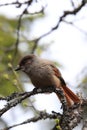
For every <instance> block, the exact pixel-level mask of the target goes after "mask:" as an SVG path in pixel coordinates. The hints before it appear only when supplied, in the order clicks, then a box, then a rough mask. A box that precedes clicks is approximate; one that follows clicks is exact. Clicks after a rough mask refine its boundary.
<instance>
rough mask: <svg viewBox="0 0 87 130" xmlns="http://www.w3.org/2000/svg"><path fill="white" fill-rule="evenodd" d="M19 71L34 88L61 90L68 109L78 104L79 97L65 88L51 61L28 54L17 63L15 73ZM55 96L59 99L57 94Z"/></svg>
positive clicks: (63, 81) (64, 83)
mask: <svg viewBox="0 0 87 130" xmlns="http://www.w3.org/2000/svg"><path fill="white" fill-rule="evenodd" d="M19 70H21V71H23V72H24V73H26V74H27V76H28V77H29V78H30V80H31V82H32V84H33V85H34V86H35V87H36V88H41V89H44V88H48V87H50V86H53V87H55V88H58V89H60V90H62V91H63V94H64V96H65V98H66V102H67V105H68V106H69V107H70V106H72V105H73V104H75V103H80V99H79V97H78V96H77V95H76V94H75V93H74V92H73V91H72V90H71V89H70V88H69V87H67V85H66V82H65V80H64V79H63V77H62V75H61V72H60V70H59V69H58V68H57V67H56V66H55V64H54V63H53V62H52V61H50V60H47V59H43V58H40V57H38V56H36V55H34V54H29V55H27V56H24V57H23V58H22V59H21V60H20V61H19V64H18V65H17V68H16V69H15V71H19ZM57 96H58V98H59V99H60V96H59V95H58V94H57ZM60 101H61V100H60Z"/></svg>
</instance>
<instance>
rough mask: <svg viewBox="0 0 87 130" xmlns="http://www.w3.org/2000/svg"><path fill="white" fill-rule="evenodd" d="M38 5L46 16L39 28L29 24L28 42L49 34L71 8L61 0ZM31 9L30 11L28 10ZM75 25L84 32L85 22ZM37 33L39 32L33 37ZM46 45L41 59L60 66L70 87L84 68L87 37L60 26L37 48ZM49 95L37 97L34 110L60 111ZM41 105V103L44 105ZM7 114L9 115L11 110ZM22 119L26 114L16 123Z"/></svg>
mask: <svg viewBox="0 0 87 130" xmlns="http://www.w3.org/2000/svg"><path fill="white" fill-rule="evenodd" d="M1 1H6V2H7V0H0V3H1ZM10 1H11V0H8V2H10ZM42 1H43V3H44V5H45V3H48V4H47V7H46V10H45V12H46V13H47V15H46V18H44V19H43V20H42V19H39V24H38V20H37V21H36V22H34V23H33V28H32V32H31V34H30V38H31V39H32V38H33V37H35V36H39V34H41V33H44V32H45V31H47V30H48V29H49V30H50V29H51V27H53V26H54V25H55V24H56V22H57V21H58V17H59V16H61V15H62V11H63V10H68V9H70V7H71V5H70V3H69V0H66V1H65V0H61V1H60V0H54V1H51V0H42ZM76 4H77V1H76ZM38 6H39V5H38ZM33 9H36V7H33ZM33 9H32V8H31V10H33ZM20 11H21V10H19V9H17V10H15V8H14V7H13V6H12V7H10V6H9V7H5V8H4V7H1V8H0V13H4V14H6V15H7V16H8V17H13V16H18V15H19V14H20ZM83 12H86V11H85V9H83ZM81 15H82V14H79V16H81ZM84 15H85V14H84ZM70 19H73V20H74V17H69V20H70ZM43 21H44V22H43ZM76 25H78V26H79V27H81V28H82V29H85V30H87V19H84V20H79V22H78V21H77V22H76ZM38 30H39V32H38V33H37V31H38ZM50 41H51V42H52V43H51V45H50V47H49V48H48V49H47V50H46V51H44V53H43V54H42V57H43V58H48V59H50V60H56V61H58V62H60V63H61V64H62V65H63V67H64V68H60V69H61V72H62V75H63V77H64V79H65V80H66V82H68V83H69V84H70V85H71V86H73V87H74V84H75V83H76V78H77V76H78V74H79V73H80V72H81V70H82V69H83V68H84V67H85V66H87V35H85V34H83V33H82V32H80V31H79V30H78V29H76V28H74V27H73V26H71V25H67V24H65V23H61V25H60V27H59V28H58V29H57V30H56V31H55V32H53V33H52V34H51V35H49V37H46V38H44V39H42V40H41V41H40V43H39V44H43V43H44V44H46V43H47V44H48V43H50ZM27 85H28V84H27ZM72 89H74V88H72ZM52 95H54V94H52ZM52 95H51V94H50V95H46V96H42V95H39V98H38V95H37V96H35V97H36V102H35V105H36V107H37V108H38V109H40V110H43V109H46V110H47V112H51V111H52V110H54V111H58V109H60V107H59V103H58V104H57V102H58V101H57V98H56V96H55V95H54V96H53V97H52ZM42 101H43V102H44V103H45V105H44V103H43V102H42ZM50 101H51V102H50ZM49 103H50V104H49ZM39 104H40V105H39ZM17 108H18V107H17ZM18 109H19V108H18ZM11 111H12V112H13V110H11ZM14 111H15V108H14ZM19 111H20V109H19ZM19 111H16V112H15V114H16V116H17V115H18V113H19V116H20V113H21V114H22V112H19ZM8 113H9V112H7V113H6V114H5V115H4V116H3V117H4V118H5V117H6V116H7V117H8ZM31 115H32V114H31ZM24 116H25V117H24ZM26 116H28V115H27V113H26V114H24V115H21V120H20V119H18V120H17V121H19V120H20V121H22V120H24V118H25V119H26ZM27 118H28V117H27ZM7 120H8V122H11V120H12V117H10V118H7ZM20 121H19V122H20ZM48 122H49V121H48ZM12 123H13V122H12ZM38 124H39V125H38V126H37V125H36V124H34V125H32V123H31V124H28V125H24V126H20V127H15V128H14V129H12V130H22V129H27V128H28V127H29V130H33V129H35V130H41V128H38V127H40V124H42V128H43V121H42V122H39V123H38ZM45 125H48V124H47V123H45ZM45 130H47V129H45ZM76 130H77V129H76ZM78 130H79V128H78Z"/></svg>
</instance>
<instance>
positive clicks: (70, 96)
mask: <svg viewBox="0 0 87 130" xmlns="http://www.w3.org/2000/svg"><path fill="white" fill-rule="evenodd" d="M62 88H63V91H64V94H65V97H66V100H67V103H68V105H69V106H71V105H72V104H73V103H80V102H81V101H80V99H79V97H78V96H77V95H76V94H75V93H74V92H72V91H71V90H70V89H69V88H68V87H67V86H66V85H65V86H62Z"/></svg>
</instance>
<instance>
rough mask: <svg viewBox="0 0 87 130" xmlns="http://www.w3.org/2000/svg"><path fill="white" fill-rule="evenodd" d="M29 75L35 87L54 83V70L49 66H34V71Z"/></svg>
mask: <svg viewBox="0 0 87 130" xmlns="http://www.w3.org/2000/svg"><path fill="white" fill-rule="evenodd" d="M29 77H30V79H31V82H32V83H33V85H34V86H35V87H40V88H41V87H42V88H43V87H47V86H52V85H54V80H53V76H52V71H51V70H50V68H49V67H48V66H45V67H44V66H42V67H37V68H33V71H31V72H30V73H29Z"/></svg>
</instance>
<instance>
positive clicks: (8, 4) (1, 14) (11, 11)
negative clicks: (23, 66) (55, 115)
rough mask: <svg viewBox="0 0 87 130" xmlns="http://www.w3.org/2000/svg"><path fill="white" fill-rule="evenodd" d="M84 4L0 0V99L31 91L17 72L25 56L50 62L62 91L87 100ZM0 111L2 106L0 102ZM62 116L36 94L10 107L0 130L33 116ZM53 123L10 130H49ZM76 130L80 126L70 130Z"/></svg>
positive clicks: (51, 99)
mask: <svg viewBox="0 0 87 130" xmlns="http://www.w3.org/2000/svg"><path fill="white" fill-rule="evenodd" d="M86 3H87V1H86V0H66V1H65V0H61V1H60V0H54V1H51V0H30V1H29V0H8V1H7V0H0V96H3V97H4V96H8V95H10V94H11V93H13V92H24V91H31V90H32V89H33V88H34V86H33V85H32V84H31V82H30V80H29V78H28V77H27V76H26V75H25V74H24V73H22V72H19V73H16V72H15V71H14V69H15V68H16V66H17V64H18V62H19V61H20V59H21V58H22V57H23V56H25V55H28V54H30V53H34V54H36V55H38V56H39V57H43V58H46V59H49V60H52V61H53V62H54V63H55V64H56V66H57V67H58V68H59V69H60V71H61V73H62V76H63V77H64V79H65V81H66V83H67V84H68V86H69V87H70V88H71V89H72V90H73V91H74V92H75V93H77V92H80V93H81V94H82V96H83V97H86V96H87V87H86V86H87V13H86V12H87V4H86ZM0 104H1V105H0V109H2V108H3V107H4V105H5V104H6V102H5V101H0ZM39 110H45V111H47V112H48V113H51V112H52V111H56V112H62V110H61V104H60V102H59V101H58V99H57V97H56V95H55V94H54V93H52V94H39V95H35V96H33V97H31V98H29V99H27V100H26V101H24V102H23V103H21V104H19V105H17V106H16V107H14V108H12V109H11V110H9V111H8V112H6V113H5V114H3V116H2V117H1V118H0V128H5V127H7V126H11V125H13V124H16V123H20V122H22V121H24V120H26V119H28V118H31V117H33V116H35V115H37V113H38V111H39ZM54 125H55V121H53V120H49V119H47V120H45V121H43V120H42V121H38V122H36V123H30V124H26V125H21V126H19V127H15V128H12V130H23V129H25V130H27V129H28V128H29V130H33V129H35V130H41V129H42V128H44V129H45V130H49V129H52V128H53V127H54ZM80 129H82V125H81V124H80V125H79V126H78V127H76V128H75V130H80Z"/></svg>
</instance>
